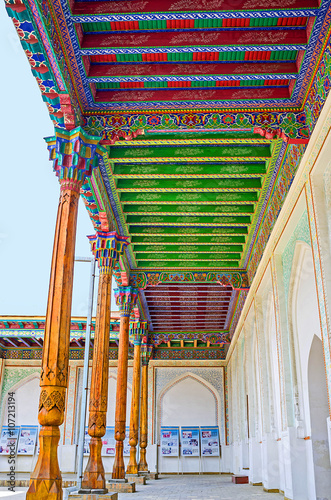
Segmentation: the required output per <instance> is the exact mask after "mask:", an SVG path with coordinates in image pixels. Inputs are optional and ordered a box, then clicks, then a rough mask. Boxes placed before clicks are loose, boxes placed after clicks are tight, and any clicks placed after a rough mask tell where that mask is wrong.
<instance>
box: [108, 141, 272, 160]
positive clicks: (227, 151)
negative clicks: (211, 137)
mask: <svg viewBox="0 0 331 500" xmlns="http://www.w3.org/2000/svg"><path fill="white" fill-rule="evenodd" d="M110 151H111V154H110V158H112V159H113V161H114V162H115V163H116V160H115V158H117V159H121V163H124V162H125V161H127V162H128V163H129V162H130V159H131V158H133V159H134V160H135V161H136V159H137V158H147V157H148V158H162V157H163V158H168V159H169V158H172V159H173V158H185V157H189V158H195V157H196V158H210V157H226V158H229V160H228V161H231V157H245V158H247V160H245V161H249V158H251V157H260V158H262V159H264V158H270V157H271V148H270V145H269V144H266V145H256V144H254V145H250V144H240V145H235V144H228V145H219V146H213V145H210V146H205V145H204V144H199V145H196V144H190V145H189V146H177V147H173V146H172V147H171V146H168V147H166V146H158V147H148V146H146V147H138V146H131V147H124V146H123V147H118V146H114V147H113V148H111V150H110Z"/></svg>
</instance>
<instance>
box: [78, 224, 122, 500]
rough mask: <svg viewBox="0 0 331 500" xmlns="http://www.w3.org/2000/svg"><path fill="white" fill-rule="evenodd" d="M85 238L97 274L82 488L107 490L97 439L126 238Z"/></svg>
mask: <svg viewBox="0 0 331 500" xmlns="http://www.w3.org/2000/svg"><path fill="white" fill-rule="evenodd" d="M89 240H90V243H91V247H92V252H93V254H94V255H95V258H96V259H97V261H98V265H99V271H100V276H99V288H98V305H97V316H96V324H95V334H94V349H93V364H92V377H91V391H90V404H89V424H88V433H89V435H90V436H91V440H90V456H89V459H88V463H87V466H86V469H85V473H84V478H83V481H82V489H83V490H92V489H97V490H102V491H103V492H107V490H106V480H105V470H104V467H103V463H102V458H101V448H102V441H101V438H102V436H104V435H105V433H106V417H107V404H108V368H109V331H110V312H111V282H112V270H113V268H114V265H115V263H116V261H117V260H118V258H119V256H120V255H121V254H123V251H124V249H125V247H126V246H127V245H128V242H127V238H126V237H124V236H119V235H118V234H117V233H116V232H104V231H99V232H97V234H96V235H95V236H94V235H93V236H89ZM100 493H101V491H100Z"/></svg>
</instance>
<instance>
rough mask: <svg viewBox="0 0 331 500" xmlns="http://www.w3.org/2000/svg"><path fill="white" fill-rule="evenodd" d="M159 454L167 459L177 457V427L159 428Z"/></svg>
mask: <svg viewBox="0 0 331 500" xmlns="http://www.w3.org/2000/svg"><path fill="white" fill-rule="evenodd" d="M161 454H162V455H164V456H167V457H178V455H179V427H161Z"/></svg>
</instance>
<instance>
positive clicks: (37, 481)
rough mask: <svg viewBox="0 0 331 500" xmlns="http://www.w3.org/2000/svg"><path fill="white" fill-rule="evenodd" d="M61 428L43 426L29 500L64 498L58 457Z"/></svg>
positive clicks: (28, 495)
mask: <svg viewBox="0 0 331 500" xmlns="http://www.w3.org/2000/svg"><path fill="white" fill-rule="evenodd" d="M59 440H60V429H59V427H58V426H57V425H54V426H50V425H49V426H43V427H42V428H41V430H40V434H39V443H40V453H39V457H38V461H37V463H36V467H35V469H34V471H33V473H32V474H31V479H30V486H29V489H28V491H27V493H26V498H27V500H62V477H61V472H60V468H59V463H58V458H57V447H58V444H59Z"/></svg>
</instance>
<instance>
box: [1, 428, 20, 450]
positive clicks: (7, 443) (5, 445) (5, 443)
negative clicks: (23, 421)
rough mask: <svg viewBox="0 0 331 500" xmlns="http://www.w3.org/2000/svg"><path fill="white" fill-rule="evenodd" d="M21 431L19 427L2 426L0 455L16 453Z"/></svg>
mask: <svg viewBox="0 0 331 500" xmlns="http://www.w3.org/2000/svg"><path fill="white" fill-rule="evenodd" d="M19 432H20V428H19V427H8V426H7V425H4V426H3V427H2V431H1V436H0V455H10V454H12V453H15V454H16V449H17V442H18V436H19Z"/></svg>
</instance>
